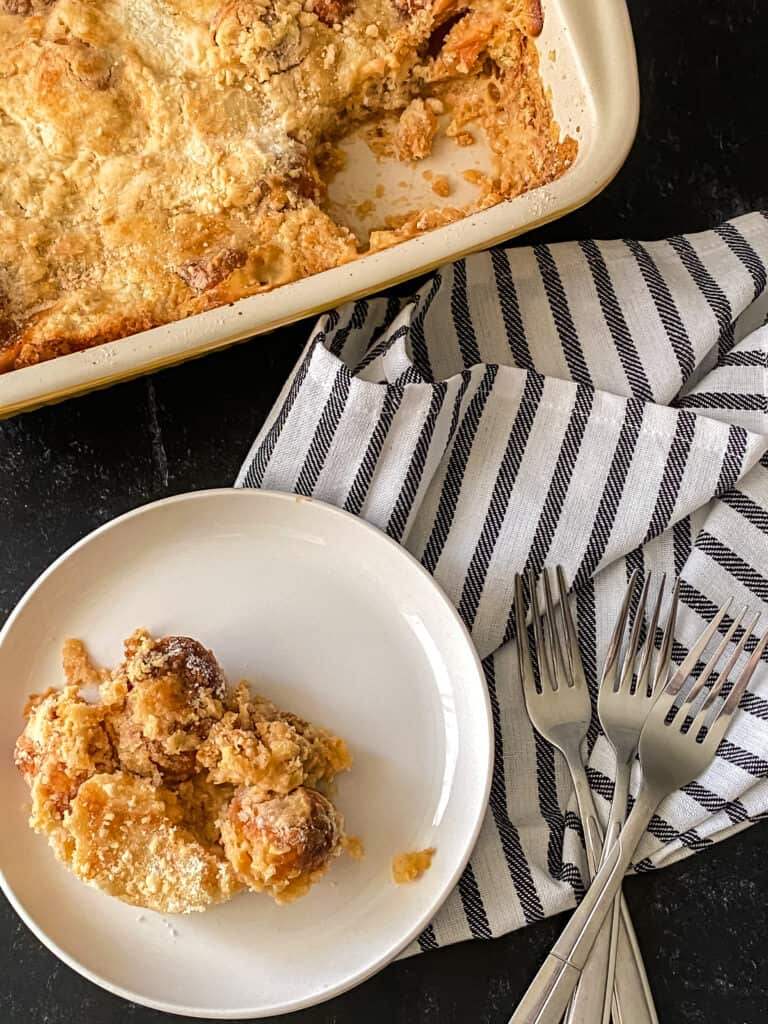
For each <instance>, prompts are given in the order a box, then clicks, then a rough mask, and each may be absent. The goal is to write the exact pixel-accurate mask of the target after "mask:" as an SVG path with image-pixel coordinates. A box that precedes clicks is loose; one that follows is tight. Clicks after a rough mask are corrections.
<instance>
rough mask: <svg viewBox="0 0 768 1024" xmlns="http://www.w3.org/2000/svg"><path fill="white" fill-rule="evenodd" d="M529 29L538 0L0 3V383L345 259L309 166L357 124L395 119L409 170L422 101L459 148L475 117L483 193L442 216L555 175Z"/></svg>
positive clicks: (422, 128) (420, 134)
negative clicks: (485, 155)
mask: <svg viewBox="0 0 768 1024" xmlns="http://www.w3.org/2000/svg"><path fill="white" fill-rule="evenodd" d="M541 24H542V20H541V6H540V3H539V2H538V0H511V2H506V0H466V2H464V0H462V2H459V0H185V2H184V3H182V2H181V0H131V2H130V3H129V2H127V0H0V220H2V223H3V230H2V232H0V372H3V371H6V370H9V369H14V368H16V367H22V366H28V365H31V364H34V363H37V362H39V361H41V360H44V359H50V358H53V357H54V356H58V355H63V354H66V353H68V352H73V351H77V350H80V349H84V348H89V347H91V346H93V345H97V344H100V343H102V342H105V341H110V340H113V339H116V338H120V337H122V336H124V335H126V334H130V333H136V332H138V331H142V330H145V329H147V328H150V327H153V326H155V325H157V324H161V323H166V322H168V321H171V320H176V319H180V318H182V317H186V316H189V315H191V314H194V313H198V312H201V311H203V310H206V309H211V308H213V307H216V306H219V305H222V304H224V303H228V302H232V301H234V300H236V299H239V298H242V297H243V296H246V295H250V294H254V293H258V292H262V291H266V290H269V289H272V288H275V287H277V286H279V285H281V284H284V283H287V282H289V281H293V280H296V279H298V278H302V277H306V276H308V275H311V274H315V273H318V272H320V271H322V270H325V269H328V268H330V267H334V266H338V265H340V264H343V263H346V262H349V261H350V260H354V259H356V258H357V257H358V256H359V255H361V252H362V251H363V246H361V244H360V243H358V241H357V240H356V239H355V238H354V236H353V235H352V234H351V232H350V231H349V230H348V229H347V228H345V227H344V226H342V225H340V224H338V223H335V222H334V220H333V219H332V218H331V217H330V216H329V215H328V213H327V212H326V210H325V183H324V181H323V178H322V176H321V174H320V173H319V171H318V166H317V164H318V162H319V161H320V160H321V158H322V157H323V154H325V153H327V152H328V145H329V144H330V143H333V142H334V140H336V139H338V138H339V137H341V136H342V135H343V134H344V133H346V132H347V131H348V130H349V129H350V128H351V127H353V126H354V125H357V124H360V123H364V122H371V121H372V120H374V119H376V118H384V119H385V120H386V119H387V118H389V119H392V120H393V123H394V125H395V129H394V130H395V132H396V133H397V134H396V145H395V147H394V148H395V150H396V151H397V152H398V153H399V155H400V157H401V159H404V160H417V159H422V158H423V157H424V156H425V155H427V154H428V153H429V151H430V149H431V145H432V139H433V137H434V134H435V132H436V131H437V130H438V124H437V120H436V117H435V114H434V109H442V108H441V107H440V108H433V107H432V106H430V101H433V102H438V103H439V104H445V106H446V108H447V109H448V111H449V113H450V114H452V115H454V122H456V116H457V112H458V117H459V120H461V121H462V122H463V125H464V127H463V129H462V130H458V129H457V130H454V131H453V132H451V130H450V128H449V131H448V134H449V135H450V136H451V137H453V138H454V139H455V140H456V142H457V143H458V144H463V143H464V142H467V141H471V135H470V133H469V132H468V131H467V129H466V125H467V124H470V123H471V124H473V125H479V127H480V129H481V130H483V131H484V133H485V134H486V136H487V138H488V140H489V142H490V144H491V147H492V149H493V151H494V153H495V157H496V167H495V168H494V170H493V172H492V174H491V178H492V180H493V187H492V188H489V189H486V190H485V191H484V192H482V193H481V194H479V195H478V198H477V201H476V202H474V203H473V204H471V205H470V206H468V207H465V208H463V209H462V210H461V211H460V212H459V215H463V214H465V213H467V212H471V211H472V210H475V209H481V208H483V207H484V206H488V205H491V204H492V203H494V202H498V201H499V200H501V199H503V198H506V197H508V196H512V195H516V194H517V193H518V192H520V191H522V190H524V189H529V188H532V187H534V186H535V185H539V184H542V183H544V182H547V181H551V180H552V179H553V178H554V177H556V176H557V175H558V174H560V173H562V171H563V170H564V168H565V167H567V166H568V164H569V162H570V161H571V160H572V159H573V155H574V153H575V143H574V142H573V141H572V140H565V141H564V142H562V143H561V142H560V140H559V132H558V130H557V127H556V125H554V122H553V120H552V112H551V109H550V105H549V101H548V98H547V96H546V95H545V93H544V90H543V88H542V87H541V82H540V79H539V74H538V63H537V58H536V53H535V49H534V47H533V45H532V44H531V42H530V37H531V36H533V35H536V34H537V33H538V32H540V30H541ZM490 85H494V87H495V89H496V90H497V92H498V98H496V93H495V92H494V91H493V90H490ZM401 115H402V116H401ZM398 119H399V129H398V128H397V125H398ZM454 128H456V125H455V124H454ZM445 219H446V218H445V214H444V212H443V211H442V210H441V209H440V208H439V207H436V208H434V209H426V210H421V211H418V216H417V217H415V218H413V219H412V223H411V225H410V227H409V229H408V231H410V234H413V233H415V232H419V231H424V230H430V229H431V227H433V226H436V225H439V224H440V223H443V222H445ZM379 227H380V228H381V231H380V232H379V234H378V236H377V237H378V241H376V239H374V241H375V243H376V244H378V245H379V246H381V245H382V244H384V245H389V244H394V242H396V241H399V240H400V239H402V238H404V237H409V234H408V231H406V230H404V229H402V226H401V230H400V231H399V232H398V233H396V234H392V233H389V234H388V233H387V231H386V230H385V229H386V225H384V224H382V225H380V226H379Z"/></svg>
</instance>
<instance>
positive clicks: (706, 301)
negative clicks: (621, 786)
mask: <svg viewBox="0 0 768 1024" xmlns="http://www.w3.org/2000/svg"><path fill="white" fill-rule="evenodd" d="M767 265H768V217H766V216H765V215H762V214H759V213H755V214H750V215H748V216H745V217H740V218H739V219H737V220H734V221H732V222H729V223H725V224H723V225H722V226H720V227H718V228H716V229H714V230H713V231H707V232H704V233H703V234H696V235H689V236H678V237H674V238H670V239H667V240H666V241H662V242H653V243H640V242H635V241H614V242H595V241H586V242H579V243H569V244H562V245H553V246H546V245H538V246H534V247H533V248H509V249H494V250H492V251H491V252H485V253H479V254H477V255H474V256H470V257H468V258H467V259H465V260H462V261H461V262H459V263H456V264H454V265H452V266H446V267H443V268H441V269H440V270H439V271H437V272H436V273H435V274H434V276H433V277H432V278H431V279H430V280H429V281H428V282H427V283H426V284H425V285H424V286H423V287H422V288H421V289H420V290H419V291H418V293H417V294H416V295H413V296H412V297H410V298H406V299H402V298H397V297H394V296H390V297H378V298H373V299H361V300H359V301H358V302H355V303H353V304H351V305H348V306H346V307H344V308H343V309H341V310H338V311H336V312H333V313H330V314H328V315H326V316H324V317H322V319H321V320H320V321H319V323H318V324H317V326H316V328H315V330H314V332H313V334H312V336H311V338H310V341H309V344H308V346H307V349H306V351H305V352H304V354H303V356H302V358H301V360H300V362H299V364H298V366H297V367H296V369H295V371H294V373H293V374H292V376H291V378H290V379H289V381H288V382H287V384H286V386H285V388H284V390H283V393H282V394H281V396H280V398H279V400H278V402H277V404H276V406H275V408H274V409H273V411H272V413H271V415H270V417H269V419H268V421H267V422H266V424H265V425H264V428H263V429H262V431H261V433H260V434H259V436H258V438H257V439H256V441H255V443H254V445H253V448H252V449H251V451H250V453H249V455H248V458H247V459H246V461H245V464H244V465H243V468H242V471H241V473H240V476H239V478H238V481H237V483H238V485H240V486H245V487H265V488H273V489H276V490H283V491H295V492H297V493H300V494H304V495H312V496H314V497H317V498H321V499H323V500H324V501H328V502H331V503H333V504H335V505H338V506H340V507H342V508H345V509H347V510H348V511H350V512H353V513H355V514H356V515H360V516H363V517H364V518H365V519H367V520H368V521H369V522H371V523H374V524H375V525H376V526H378V527H380V528H381V529H382V530H386V532H387V533H388V534H389V535H390V536H391V537H394V538H395V539H396V540H398V541H399V542H400V543H402V544H404V545H405V547H407V548H408V550H409V551H411V552H412V553H413V555H415V556H416V558H418V559H419V560H420V561H421V563H422V564H423V565H424V566H426V568H427V569H428V570H429V571H430V572H431V573H433V574H434V576H435V578H436V579H437V580H438V581H439V582H440V584H441V585H442V587H443V589H444V590H445V591H446V592H447V593H448V595H449V596H450V597H451V599H452V600H453V601H454V602H455V604H456V606H457V608H458V609H459V611H460V613H461V615H462V617H463V619H464V621H465V622H466V624H467V626H468V627H469V629H470V630H471V632H472V636H473V638H474V640H475V643H476V645H477V647H478V650H479V651H480V654H481V656H482V658H483V659H484V667H485V673H486V678H487V682H488V690H489V693H490V698H491V706H492V710H493V722H494V732H495V766H494V774H493V785H492V789H491V799H490V806H489V809H488V813H487V815H486V819H485V823H484V826H483V830H482V833H481V835H480V839H479V842H478V844H477V847H476V849H475V851H474V854H473V856H472V860H471V863H470V864H469V866H468V867H467V869H466V871H465V872H464V875H463V877H462V879H461V881H460V883H459V885H458V886H457V888H456V891H455V892H454V893H453V894H452V895H451V897H450V898H449V899H448V901H447V902H446V904H445V905H444V906H443V908H442V909H441V911H440V912H439V914H438V915H437V917H436V919H435V921H434V922H433V923H432V925H430V927H429V928H427V929H426V931H425V932H424V933H423V934H422V935H421V937H420V939H419V942H418V945H417V944H414V947H413V949H414V950H415V949H417V948H422V949H427V948H434V947H435V946H440V945H444V944H446V943H449V942H456V941H458V940H461V939H465V938H469V937H472V936H475V937H483V938H486V937H490V936H493V935H499V934H501V933H503V932H506V931H509V930H510V929H512V928H517V927H520V926H521V925H524V924H526V923H528V922H531V921H536V920H538V919H539V918H542V917H545V916H547V915H549V914H554V913H556V912H558V911H561V910H565V909H567V908H568V907H570V906H572V905H573V904H574V902H575V900H576V899H577V898H578V896H579V894H580V893H581V892H582V891H583V889H584V851H583V847H582V843H581V837H580V831H579V829H580V826H579V822H578V818H577V814H576V802H575V798H574V794H573V792H572V789H571V785H570V779H569V776H568V773H567V771H566V768H565V765H564V763H563V760H562V758H561V757H560V756H559V755H558V754H556V753H554V752H553V750H552V749H551V748H550V747H549V746H548V745H547V744H546V743H544V742H542V741H541V740H540V739H539V738H538V737H537V736H536V735H535V734H534V733H533V731H532V729H531V726H530V724H529V722H528V719H527V717H526V714H525V709H524V704H523V698H522V695H521V691H520V684H519V680H518V678H517V673H516V662H515V651H514V636H513V613H512V597H513V592H512V588H513V575H514V573H515V572H516V571H519V570H522V569H523V568H524V567H529V568H531V569H533V570H534V571H539V570H540V569H541V568H542V567H543V566H544V565H545V564H547V565H554V564H556V563H558V562H560V563H562V564H563V565H564V566H565V567H566V573H567V575H568V578H569V579H571V580H573V581H574V590H573V594H572V596H571V600H572V602H573V605H574V610H575V612H576V616H577V621H578V629H579V637H580V642H581V648H582V652H583V657H584V662H585V669H586V673H587V677H588V679H589V684H590V688H591V691H592V696H593V697H594V696H595V692H596V686H597V681H598V678H599V673H600V669H601V665H602V661H603V658H604V655H605V651H606V647H607V642H608V637H609V634H610V630H611V627H612V623H613V619H614V617H615V614H616V610H617V608H618V606H619V603H620V598H621V596H622V593H623V591H624V588H625V586H626V582H627V578H628V576H629V574H630V573H631V572H632V571H633V570H634V569H639V570H641V571H643V572H649V571H653V572H655V573H660V572H666V573H668V574H673V575H674V574H677V575H679V576H681V578H682V582H681V588H680V592H681V597H682V608H681V614H680V617H679V619H678V626H677V641H678V642H677V644H676V646H675V651H674V657H675V660H676V661H678V662H679V661H680V660H681V659H682V658H683V657H684V655H685V653H686V645H690V644H691V643H692V641H693V639H694V638H695V637H696V635H697V634H698V633H699V632H700V630H701V629H702V628H703V625H704V623H705V621H706V620H707V619H708V618H709V617H710V616H711V615H712V614H713V613H714V611H715V609H716V608H717V607H718V606H719V605H720V604H721V603H722V602H723V601H724V599H725V598H726V597H727V596H728V595H730V594H733V595H734V596H735V599H736V603H737V604H739V605H743V604H749V605H750V606H751V607H752V608H755V609H762V610H763V611H764V612H768V326H765V323H766V312H767V311H768V292H767V291H766V266H767ZM731 621H732V620H730V619H728V618H726V619H725V620H724V622H723V625H722V629H723V630H725V629H726V628H727V626H728V625H729V624H730V623H731ZM740 635H741V634H740V633H738V634H737V636H740ZM755 642H756V638H755V637H752V638H751V640H750V644H751V646H752V648H753V647H754V643H755ZM749 649H750V647H749V646H748V650H749ZM588 751H589V766H588V772H589V778H590V782H591V785H592V787H593V789H594V791H595V794H596V797H597V803H598V808H599V810H600V811H601V813H604V812H605V811H606V810H607V807H608V801H609V799H610V797H611V793H612V788H613V782H612V772H613V759H612V756H611V753H610V750H609V748H608V745H607V742H606V741H605V739H604V737H603V736H602V735H601V732H600V727H599V723H598V721H597V718H596V717H595V716H593V721H592V727H591V729H590V733H589V738H588ZM634 784H635V785H636V784H637V779H635V780H634ZM766 813H768V666H766V665H765V664H763V665H761V666H760V668H759V670H758V672H756V673H755V676H754V677H753V681H752V683H751V686H750V689H749V691H748V692H747V693H746V694H745V696H744V699H743V701H742V705H741V710H740V712H739V714H738V715H737V716H736V719H735V721H734V725H733V727H732V729H731V731H730V733H729V736H728V738H727V740H726V741H724V742H723V744H722V746H721V748H720V750H719V752H718V756H717V758H716V760H715V762H714V763H713V764H712V766H711V768H710V769H709V770H708V771H707V772H706V774H705V775H704V776H703V777H702V778H700V779H699V780H697V781H696V782H694V783H691V785H689V786H686V787H685V788H684V789H683V790H681V791H680V792H678V793H676V794H674V795H673V796H672V797H671V798H670V799H668V800H667V801H665V803H664V804H662V806H661V808H660V811H659V813H658V814H657V815H656V816H655V817H654V819H653V821H652V823H651V826H650V828H649V830H648V834H647V836H646V838H645V841H644V843H643V845H642V847H641V849H640V851H639V860H638V862H637V864H636V869H637V870H649V869H651V868H654V867H657V866H660V865H662V864H665V863H669V862H671V861H673V860H676V859H678V858H680V857H683V856H687V855H688V854H690V853H692V852H694V851H698V850H701V849H704V848H705V847H706V846H709V845H710V844H711V843H713V842H717V841H718V840H719V839H722V838H725V837H726V836H728V835H731V834H732V833H734V832H737V831H739V830H740V829H742V828H745V827H746V826H748V825H749V824H750V823H751V822H753V821H755V820H756V819H758V818H760V817H761V816H764V815H766Z"/></svg>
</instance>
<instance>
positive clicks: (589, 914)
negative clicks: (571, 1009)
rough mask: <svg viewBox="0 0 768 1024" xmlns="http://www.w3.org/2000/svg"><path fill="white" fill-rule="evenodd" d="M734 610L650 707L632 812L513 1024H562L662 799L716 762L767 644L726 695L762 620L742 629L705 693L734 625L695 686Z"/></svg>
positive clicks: (764, 641)
mask: <svg viewBox="0 0 768 1024" xmlns="http://www.w3.org/2000/svg"><path fill="white" fill-rule="evenodd" d="M729 605H730V602H728V604H726V605H725V606H724V607H722V608H721V609H720V610H719V611H718V613H717V615H715V617H714V619H713V620H712V622H711V623H710V624H709V625H708V626H707V628H706V629H705V630H704V632H703V633H702V634H701V636H700V637H699V639H698V640H697V642H696V643H695V644H694V646H693V649H692V650H691V652H690V654H689V655H688V657H687V658H686V659H685V660H684V662H683V664H682V665H681V666H680V668H679V669H678V670H677V671H676V672H675V673H674V674H673V675H672V677H671V679H670V680H669V682H668V683H667V684H666V686H665V687H664V690H663V692H662V693H661V694H660V696H659V697H658V699H657V701H656V702H655V703H654V705H653V707H652V708H651V711H650V712H649V714H648V717H647V719H646V722H645V725H644V726H643V729H642V732H641V734H640V744H639V753H640V766H641V768H642V773H643V781H642V785H641V786H640V791H639V792H638V795H637V800H636V801H635V804H634V806H633V808H632V812H631V814H630V815H629V818H628V819H627V823H626V825H625V826H624V828H623V829H622V831H621V833H620V835H619V838H618V839H617V841H616V842H615V843H614V845H613V846H612V848H611V849H610V850H609V851H608V853H607V854H606V858H605V860H604V862H603V864H602V865H601V867H600V869H599V871H598V873H597V875H596V877H595V879H594V881H593V883H592V885H591V886H590V887H589V890H588V891H587V893H586V895H585V897H584V899H583V900H582V902H581V904H580V905H579V907H578V908H577V909H576V910H575V911H574V913H573V915H572V917H571V919H570V921H569V922H568V924H567V925H566V927H565V929H564V931H563V933H562V935H561V936H560V938H559V939H558V941H557V942H556V943H555V945H554V947H553V949H552V952H551V953H550V954H549V956H548V957H547V959H546V960H545V961H544V964H543V965H542V967H541V969H540V970H539V972H538V974H537V975H536V977H535V978H534V980H533V982H532V983H531V985H530V987H529V989H528V991H527V992H526V994H525V995H524V996H523V999H522V1001H521V1002H520V1004H519V1005H518V1007H517V1009H516V1010H515V1013H514V1014H513V1016H512V1017H511V1019H510V1024H558V1022H559V1021H560V1019H561V1017H562V1015H563V1013H564V1012H565V1009H566V1006H567V1004H568V1000H569V999H570V998H571V994H572V993H573V990H574V988H575V986H576V984H577V982H578V980H579V977H580V976H581V971H582V969H583V967H584V964H585V963H586V961H587V958H588V956H589V953H590V950H591V948H592V945H593V943H594V941H595V938H596V937H597V935H598V933H599V932H600V929H601V927H602V923H603V921H604V920H605V917H606V915H607V913H608V911H609V910H610V908H611V906H612V904H613V901H614V899H615V897H616V896H617V894H618V893H619V891H620V889H621V882H622V879H623V878H624V874H625V872H626V870H627V868H628V867H629V865H630V863H631V861H632V856H633V854H634V852H635V850H636V849H637V846H638V845H639V843H640V840H641V839H642V837H643V833H644V832H645V830H646V828H647V827H648V824H649V822H650V820H651V817H652V816H653V813H654V811H655V810H656V808H657V807H658V806H659V804H660V803H661V801H662V800H663V799H664V797H666V796H667V795H668V794H669V793H671V792H672V791H673V790H675V789H679V788H680V786H684V785H686V783H688V782H691V781H692V780H693V779H695V778H696V776H698V775H700V774H701V773H702V772H703V771H704V770H705V769H706V768H707V766H708V765H709V763H710V762H711V761H712V759H713V758H714V756H715V753H716V752H717V748H718V746H719V744H720V741H721V740H722V739H723V737H724V736H725V734H726V732H727V730H728V727H729V726H730V724H731V720H732V718H733V714H734V712H735V711H736V708H737V707H738V706H739V701H740V700H741V696H742V694H743V693H744V690H745V689H746V687H747V684H748V683H749V680H750V679H751V678H752V675H753V673H754V671H755V668H756V667H757V665H758V663H759V661H760V658H761V656H762V653H763V651H764V650H765V648H766V646H767V645H768V630H766V632H765V633H764V634H763V636H762V637H761V638H760V639H759V641H758V643H757V645H756V647H755V649H754V651H753V652H752V654H751V656H750V657H749V659H748V661H747V663H746V665H745V666H744V668H743V669H742V671H741V672H740V673H739V675H738V678H737V679H736V680H735V682H734V683H733V685H732V686H731V687H730V690H729V692H728V693H727V695H725V696H723V691H724V688H725V686H726V685H727V683H728V681H729V676H730V674H731V672H732V671H733V669H734V667H735V665H736V663H737V661H738V660H739V658H740V657H741V655H742V653H743V651H744V647H745V645H746V643H747V639H748V638H749V636H750V634H751V633H752V632H753V631H754V629H755V627H756V625H757V622H758V621H759V615H758V616H757V617H756V618H755V619H754V621H753V622H752V624H751V625H750V626H749V628H748V629H746V630H745V631H744V636H743V637H742V638H741V640H740V641H739V643H738V644H736V646H735V647H734V650H733V652H732V654H731V656H730V657H729V658H728V660H727V662H726V664H725V666H724V668H723V669H722V671H721V672H720V674H719V675H718V676H717V679H716V680H715V682H714V683H713V685H712V687H711V688H710V689H709V691H708V692H706V691H705V690H704V688H705V686H706V684H707V682H708V680H709V678H710V676H711V675H712V674H713V672H714V671H715V670H716V669H717V666H718V665H719V664H720V660H721V658H722V655H723V653H724V652H725V649H726V647H727V645H728V644H729V643H730V641H731V639H732V637H733V634H734V633H735V631H736V628H737V627H736V623H734V624H733V625H732V626H731V628H730V629H729V630H728V631H727V633H726V634H725V636H724V637H723V639H722V640H721V642H720V643H719V644H718V646H717V649H716V650H715V652H714V654H713V655H712V657H711V658H710V659H709V661H708V662H707V664H706V665H705V667H704V668H703V669H702V671H701V673H700V675H699V677H698V678H697V679H695V680H693V681H692V682H691V681H690V678H689V677H690V674H691V672H692V671H693V669H694V667H695V665H696V662H697V661H698V659H699V657H700V656H701V655H702V653H703V652H704V650H705V649H706V647H707V645H708V644H709V642H710V640H711V639H712V637H713V636H714V634H715V632H716V630H717V629H718V627H719V625H720V623H721V622H722V620H723V617H724V616H725V614H726V612H727V610H728V607H729Z"/></svg>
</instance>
